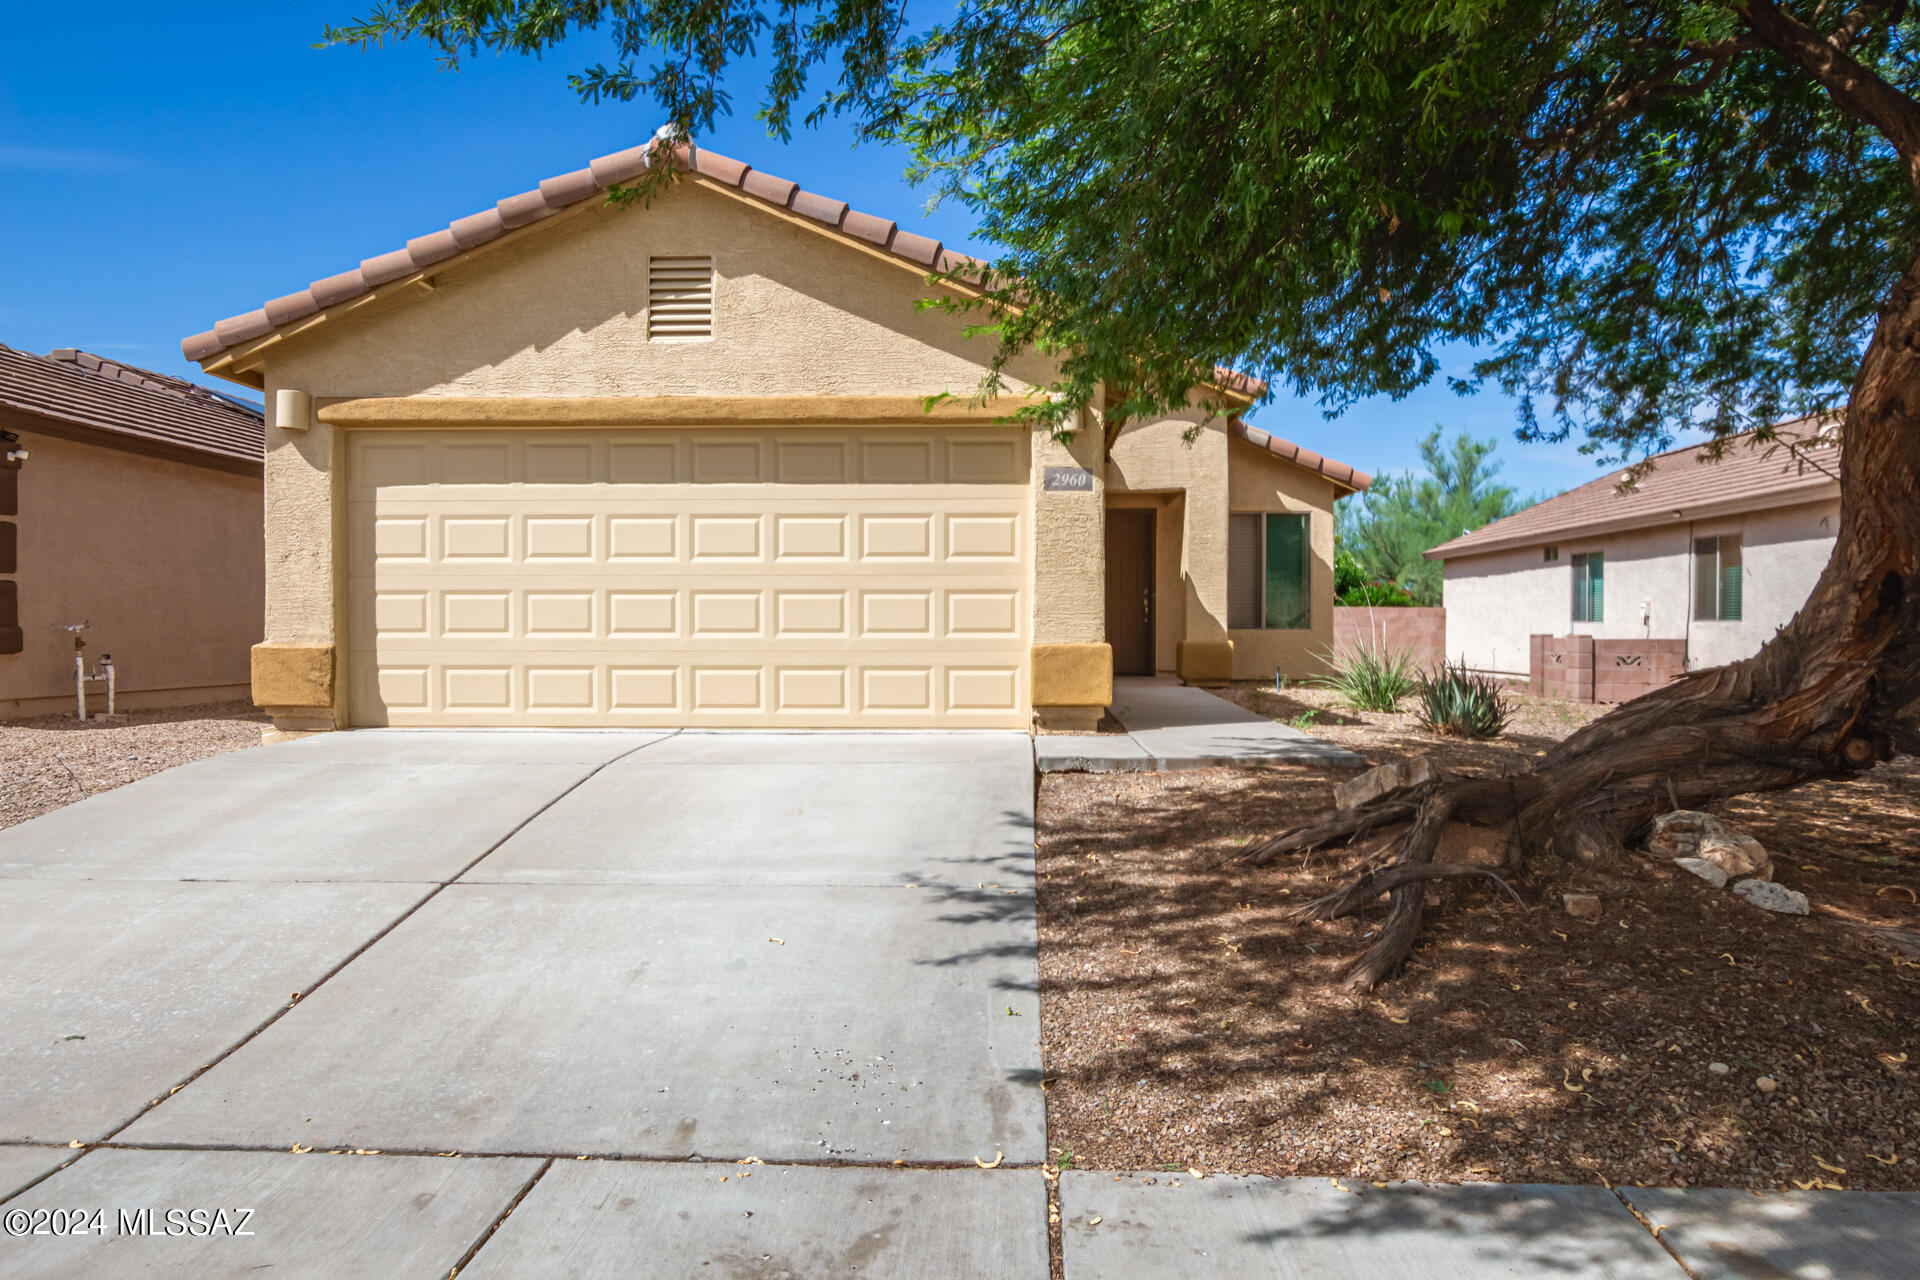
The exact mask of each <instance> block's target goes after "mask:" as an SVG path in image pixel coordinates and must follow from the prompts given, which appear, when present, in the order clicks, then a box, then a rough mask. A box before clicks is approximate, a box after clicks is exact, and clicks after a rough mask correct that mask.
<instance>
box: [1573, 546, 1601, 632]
mask: <svg viewBox="0 0 1920 1280" xmlns="http://www.w3.org/2000/svg"><path fill="white" fill-rule="evenodd" d="M1606 619H1607V558H1606V553H1605V552H1602V551H1586V552H1582V553H1581V554H1579V555H1577V556H1575V557H1574V558H1573V620H1574V621H1575V622H1605V621H1606Z"/></svg>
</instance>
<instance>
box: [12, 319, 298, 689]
mask: <svg viewBox="0 0 1920 1280" xmlns="http://www.w3.org/2000/svg"><path fill="white" fill-rule="evenodd" d="M261 439H262V428H261V417H260V410H259V408H258V406H256V405H252V404H248V403H244V402H242V401H239V400H237V399H234V398H232V397H227V396H222V395H218V394H216V393H214V392H212V391H209V390H208V389H207V388H205V387H200V386H196V385H194V384H193V383H191V382H186V381H183V380H181V379H179V378H172V377H168V376H166V375H165V374H159V373H153V372H150V371H148V370H145V369H137V368H134V367H132V366H130V365H126V364H122V363H120V362H118V361H114V360H109V359H104V358H102V357H100V356H96V355H92V354H90V353H88V352H85V351H76V350H72V349H63V350H58V351H52V352H49V353H48V354H46V355H35V354H33V353H31V352H27V351H17V350H15V349H13V348H11V347H5V346H0V719H9V718H14V717H20V716H33V715H44V714H47V713H49V712H69V713H71V712H72V711H73V710H74V709H75V703H76V698H75V689H74V655H75V650H74V639H75V637H76V635H77V636H78V637H79V638H80V639H81V640H82V641H84V643H85V644H86V646H87V647H86V649H85V650H84V651H82V655H81V656H82V657H83V659H84V661H85V662H86V666H87V670H88V671H90V672H91V671H95V670H98V669H99V665H100V659H101V657H102V656H103V655H109V654H110V655H111V656H112V658H113V666H114V672H115V681H116V686H117V687H116V703H117V705H118V706H119V707H120V708H122V709H126V710H137V709H141V708H151V707H172V706H184V705H188V704H192V703H199V702H219V701H227V700H232V699H237V698H244V697H246V695H247V681H248V656H247V655H248V651H249V650H250V649H251V648H252V646H253V644H254V642H255V641H257V640H258V639H259V638H260V634H261V632H260V626H261V589H262V584H263V573H262V563H261V550H260V523H261V480H260V470H261ZM82 623H85V624H86V627H85V629H84V630H82V631H78V632H75V631H72V630H69V629H68V628H70V627H76V626H78V625H79V624H82ZM105 692H106V691H105V689H104V687H102V686H97V685H96V686H91V687H90V690H89V702H90V704H91V706H92V707H93V708H94V709H102V708H103V706H104V703H105Z"/></svg>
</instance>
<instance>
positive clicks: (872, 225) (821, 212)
mask: <svg viewBox="0 0 1920 1280" xmlns="http://www.w3.org/2000/svg"><path fill="white" fill-rule="evenodd" d="M667 137H668V131H667V129H666V128H665V127H662V128H661V129H659V130H657V131H656V132H655V133H654V136H653V138H652V139H651V140H649V141H647V142H644V143H642V144H641V145H639V146H637V147H629V148H627V149H626V150H624V151H616V152H614V153H613V154H611V155H605V156H601V157H600V158H598V159H597V160H592V161H589V162H588V164H587V167H586V168H584V169H575V170H573V171H572V172H571V173H563V174H559V175H557V176H555V177H551V178H546V179H544V180H542V181H541V182H539V183H538V184H536V185H535V187H534V188H533V190H531V191H525V192H522V193H520V194H519V195H514V196H508V197H507V198H506V199H504V200H501V201H499V202H498V203H497V204H495V205H494V207H493V208H491V209H483V210H481V211H480V212H479V213H474V214H469V215H468V216H466V217H464V218H456V219H454V220H453V221H452V222H451V223H449V224H448V225H447V227H446V228H445V229H444V230H441V231H435V232H432V233H431V234H428V235H424V236H417V237H415V238H414V239H412V240H409V241H407V243H406V246H405V247H404V248H401V249H396V250H393V251H392V252H390V253H385V254H381V255H379V256H378V257H373V258H368V259H366V260H365V261H363V262H361V264H360V265H359V267H357V268H354V269H352V270H348V271H343V272H341V273H340V274H338V275H334V276H329V277H327V278H326V279H324V280H317V281H315V282H313V283H312V284H310V285H308V286H307V287H306V288H305V289H301V290H297V291H295V292H293V293H289V294H285V295H283V296H281V297H278V298H274V299H272V300H270V301H268V302H266V303H264V304H263V305H262V306H260V307H259V308H257V309H256V310H253V311H248V312H244V313H242V314H240V315H237V316H229V317H228V318H226V319H225V320H222V321H220V322H219V323H217V324H215V325H214V326H213V328H211V329H209V330H208V331H206V332H205V333H197V334H194V335H193V336H192V337H190V338H186V339H183V340H182V341H181V343H180V351H181V354H182V355H184V356H185V357H186V358H187V359H189V360H209V359H211V358H212V357H214V356H216V355H219V354H220V353H221V352H222V351H225V350H227V349H228V348H230V347H235V346H238V345H239V344H241V343H243V342H251V341H252V340H253V339H255V338H262V337H265V336H266V335H267V334H269V333H271V332H273V331H274V330H275V329H278V328H280V327H281V326H282V325H285V324H290V323H292V322H293V321H295V320H301V319H305V318H306V317H307V316H310V315H314V314H316V313H317V312H319V311H322V310H324V309H325V308H327V307H330V306H334V305H336V304H338V303H341V302H346V301H349V300H351V299H353V298H357V297H360V296H362V295H364V294H367V293H371V292H372V291H373V290H374V289H375V288H377V287H378V286H380V285H382V284H386V283H388V282H390V281H393V280H398V279H400V278H401V277H403V276H406V275H409V274H411V273H413V272H415V271H420V270H424V269H426V268H427V267H430V266H433V265H435V264H437V263H440V262H444V261H446V260H447V259H449V258H452V257H454V256H455V255H457V254H461V253H465V252H467V251H468V250H470V249H475V248H478V247H479V246H480V245H483V244H486V243H487V242H488V241H491V240H497V239H499V238H500V237H501V236H503V235H505V234H506V233H507V232H508V231H511V230H514V229H515V228H518V227H523V226H528V225H530V224H532V223H534V222H538V221H540V220H541V219H542V218H546V217H549V216H551V215H552V214H555V213H558V212H559V211H560V210H562V209H564V208H566V207H568V206H570V205H574V204H578V203H579V202H580V201H582V200H585V199H587V198H588V197H590V196H593V195H596V194H598V193H600V192H603V191H607V190H610V189H612V188H613V187H616V186H619V185H620V184H622V183H625V182H630V181H632V180H633V179H635V178H637V177H639V176H640V175H641V174H643V173H645V172H646V171H647V170H648V169H649V168H650V167H651V163H652V161H651V157H652V155H653V154H654V151H655V149H656V148H657V147H661V146H664V145H666V139H667ZM670 154H671V156H672V161H673V164H674V165H675V167H677V168H679V169H680V170H682V171H683V172H690V173H694V174H697V175H698V176H700V177H701V178H703V179H705V180H706V181H708V182H712V183H715V184H717V185H719V186H722V187H729V188H732V189H734V190H737V191H740V192H741V193H743V194H745V195H748V196H751V197H753V198H754V199H756V200H759V201H760V202H762V203H763V204H768V205H772V206H773V207H775V208H779V209H785V210H786V211H788V212H789V213H794V214H798V215H800V216H801V217H804V218H809V219H811V220H813V221H815V222H820V223H823V224H825V225H826V226H828V227H831V228H832V229H833V230H835V231H837V232H839V233H840V234H841V235H843V236H846V237H847V238H848V239H850V240H857V241H859V242H861V243H863V244H866V245H870V246H872V247H874V248H878V249H880V250H883V251H884V252H886V253H889V254H891V255H892V256H894V257H896V258H901V259H904V260H906V261H908V262H911V263H913V264H914V265H916V266H919V267H924V268H926V269H927V270H928V271H929V272H935V273H940V274H948V273H951V274H953V275H956V276H960V277H962V278H964V277H965V276H966V275H968V274H972V275H975V276H977V277H978V278H981V279H984V278H985V277H986V274H987V272H988V270H989V265H990V264H988V263H987V262H985V261H983V260H981V259H979V258H976V257H973V256H972V255H970V254H965V253H960V252H958V251H956V250H952V249H948V248H947V247H946V246H945V245H944V244H943V243H942V242H941V241H939V240H935V239H932V238H931V237H928V236H923V235H920V234H918V233H916V232H913V231H906V230H903V229H901V227H900V225H899V224H898V223H896V222H894V221H892V220H891V219H887V218H882V217H879V216H878V215H876V214H869V213H862V212H860V211H859V210H857V209H852V208H849V207H848V205H847V202H846V201H844V200H836V199H834V198H833V197H831V196H824V195H820V194H819V193H817V192H813V191H807V190H805V189H803V188H802V187H801V186H800V184H799V183H797V182H793V181H790V180H788V179H786V178H778V177H775V176H774V175H773V174H770V173H766V172H763V171H761V170H758V169H755V168H754V167H753V166H752V165H750V164H748V163H747V162H746V161H744V160H735V159H734V158H733V157H731V156H725V155H721V154H720V153H719V152H717V151H709V150H707V149H706V148H704V147H701V146H698V145H696V144H694V143H693V142H691V141H689V142H685V143H679V144H675V145H673V146H672V147H671V148H670ZM1214 380H1215V382H1216V383H1217V384H1218V385H1219V386H1221V387H1222V388H1223V389H1225V390H1228V391H1232V392H1235V393H1237V394H1241V395H1245V396H1247V397H1249V398H1251V399H1255V400H1257V399H1259V398H1260V397H1261V396H1263V395H1265V394H1266V390H1267V384H1266V383H1265V382H1262V381H1261V380H1260V379H1258V378H1254V377H1250V376H1248V375H1247V374H1244V373H1239V372H1236V371H1234V370H1232V369H1227V368H1224V367H1220V366H1216V367H1215V369H1214Z"/></svg>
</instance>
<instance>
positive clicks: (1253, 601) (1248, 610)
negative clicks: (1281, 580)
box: [1227, 515, 1262, 631]
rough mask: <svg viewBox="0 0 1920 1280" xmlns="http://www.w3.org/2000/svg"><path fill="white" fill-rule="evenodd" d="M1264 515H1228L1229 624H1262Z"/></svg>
mask: <svg viewBox="0 0 1920 1280" xmlns="http://www.w3.org/2000/svg"><path fill="white" fill-rule="evenodd" d="M1261 572H1262V569H1261V560H1260V517H1259V516H1257V515H1244V516H1228V517H1227V626H1228V627H1230V628H1233V629H1235V630H1239V631H1250V630H1252V629H1254V628H1255V627H1258V626H1259V625H1260V610H1261V604H1260V577H1261Z"/></svg>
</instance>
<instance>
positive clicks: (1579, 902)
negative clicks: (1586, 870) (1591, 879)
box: [1560, 893, 1600, 920]
mask: <svg viewBox="0 0 1920 1280" xmlns="http://www.w3.org/2000/svg"><path fill="white" fill-rule="evenodd" d="M1560 905H1561V907H1562V908H1563V909H1565V911H1566V913H1567V914H1568V915H1570V916H1572V917H1574V918H1575V919H1576V920H1592V919H1594V918H1595V917H1597V916H1598V915H1599V914H1600V895H1599V894H1597V893H1563V894H1561V895H1560Z"/></svg>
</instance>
